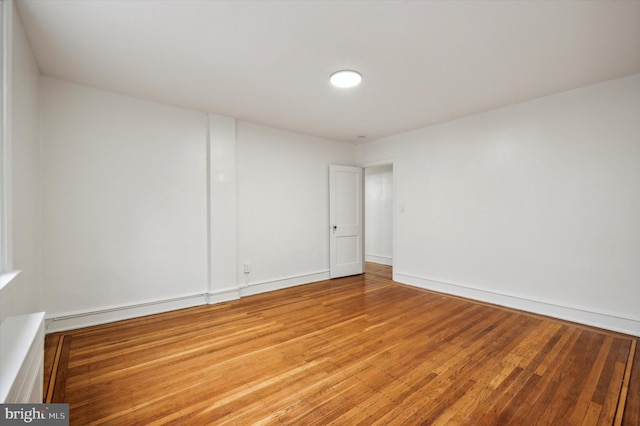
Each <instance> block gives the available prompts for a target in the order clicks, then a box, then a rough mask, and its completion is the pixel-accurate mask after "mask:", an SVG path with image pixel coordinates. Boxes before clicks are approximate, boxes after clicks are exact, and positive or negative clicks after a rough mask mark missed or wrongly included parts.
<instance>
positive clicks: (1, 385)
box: [0, 312, 44, 404]
mask: <svg viewBox="0 0 640 426" xmlns="http://www.w3.org/2000/svg"><path fill="white" fill-rule="evenodd" d="M43 368H44V312H37V313H34V314H28V315H19V316H15V317H10V318H7V319H5V320H4V321H3V322H2V324H0V403H22V404H24V403H41V402H42V386H43V384H42V382H43Z"/></svg>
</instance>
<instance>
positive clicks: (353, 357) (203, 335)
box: [45, 271, 640, 425]
mask: <svg viewBox="0 0 640 426" xmlns="http://www.w3.org/2000/svg"><path fill="white" fill-rule="evenodd" d="M378 272H380V271H378ZM381 273H384V272H381ZM379 275H380V273H377V274H371V273H368V274H365V275H361V276H354V277H348V278H342V279H337V280H330V281H324V282H319V283H314V284H308V285H304V286H299V287H293V288H290V289H286V290H280V291H276V292H272V293H266V294H261V295H257V296H251V297H247V298H243V299H241V300H237V301H233V302H228V303H222V304H217V305H211V306H201V307H196V308H190V309H184V310H180V311H174V312H169V313H165V314H160V315H153V316H148V317H144V318H138V319H134V320H128V321H121V322H117V323H112V324H106V325H101V326H95V327H89V328H84V329H79V330H74V331H69V332H63V333H55V334H50V335H48V336H47V339H46V350H45V400H46V401H48V402H68V403H69V404H70V417H71V424H72V425H90V424H115V425H134V424H136V425H155V424H180V425H207V424H237V425H249V424H294V425H315V424H317V425H325V424H335V425H357V424H362V425H371V424H393V425H395V424H434V425H445V424H447V425H458V424H471V425H507V424H513V425H529V424H531V425H534V424H540V425H545V424H549V425H550V424H553V425H580V424H584V425H610V424H625V425H637V424H638V419H639V413H640V406H639V405H640V371H639V370H640V361H639V359H640V356H635V358H634V357H633V355H634V352H635V350H636V346H635V345H636V340H635V339H634V338H631V337H629V336H624V335H618V334H615V333H610V332H606V331H602V330H597V329H591V328H588V327H584V326H580V325H575V324H571V323H567V322H563V321H557V320H553V319H550V318H546V317H540V316H535V315H531V314H526V313H521V312H516V311H512V310H508V309H503V308H498V307H494V306H489V305H485V304H480V303H474V302H471V301H467V300H463V299H460V298H453V297H448V296H445V295H441V294H437V293H432V292H428V291H424V290H420V289H416V288H412V287H409V286H404V285H401V284H397V283H394V282H392V281H390V280H388V279H385V278H381V277H380V276H379ZM632 365H633V369H631V366H632Z"/></svg>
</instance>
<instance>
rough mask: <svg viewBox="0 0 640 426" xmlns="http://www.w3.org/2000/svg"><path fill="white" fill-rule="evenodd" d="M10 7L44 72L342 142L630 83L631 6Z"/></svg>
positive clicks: (30, 2) (128, 0)
mask: <svg viewBox="0 0 640 426" xmlns="http://www.w3.org/2000/svg"><path fill="white" fill-rule="evenodd" d="M16 3H17V7H18V10H19V13H20V15H21V17H22V20H23V22H24V24H25V27H26V30H27V34H28V36H29V39H30V41H31V44H32V47H33V50H34V53H35V55H36V58H37V61H38V65H39V67H40V70H41V72H42V73H43V74H44V75H49V76H54V77H58V78H62V79H65V80H70V81H73V82H78V83H82V84H86V85H89V86H94V87H98V88H102V89H106V90H112V91H115V92H119V93H123V94H127V95H131V96H136V97H140V98H144V99H149V100H153V101H158V102H163V103H167V104H171V105H176V106H181V107H186V108H192V109H195V110H199V111H204V112H211V113H216V114H221V115H227V116H232V117H236V118H239V119H242V120H246V121H251V122H255V123H260V124H265V125H269V126H272V127H278V128H282V129H287V130H292V131H296V132H300V133H305V134H309V135H316V136H321V137H324V138H327V139H333V140H342V141H349V142H356V143H357V142H362V141H367V140H372V139H376V138H379V137H383V136H386V135H390V134H395V133H400V132H403V131H406V130H410V129H415V128H420V127H424V126H428V125H431V124H434V123H438V122H443V121H447V120H451V119H455V118H459V117H462V116H465V115H469V114H473V113H478V112H481V111H486V110H489V109H493V108H496V107H500V106H505V105H510V104H514V103H518V102H521V101H525V100H528V99H533V98H537V97H541V96H545V95H549V94H553V93H558V92H561V91H565V90H569V89H574V88H578V87H582V86H585V85H589V84H593V83H597V82H600V81H605V80H610V79H614V78H618V77H622V76H626V75H631V74H635V73H639V72H640V1H482V0H480V1H400V0H396V1H339V0H333V1H331V0H327V1H206V0H204V1H197V0H182V1H180V0H175V1H165V0H153V1H151V0H142V1H138V0H98V1H94V0H75V1H74V0H40V1H38V0H19V1H17V2H16ZM345 68H348V69H355V70H358V71H360V72H361V73H362V75H363V82H362V84H361V85H360V86H359V87H357V88H355V89H336V88H332V87H331V86H330V85H329V82H328V78H329V75H330V74H331V73H332V72H334V71H336V70H339V69H345ZM359 136H365V137H364V138H362V137H360V138H359Z"/></svg>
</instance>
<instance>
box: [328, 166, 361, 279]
mask: <svg viewBox="0 0 640 426" xmlns="http://www.w3.org/2000/svg"><path fill="white" fill-rule="evenodd" d="M362 188H363V185H362V169H361V168H360V167H349V166H333V165H331V166H329V254H330V272H329V273H330V276H331V278H338V277H345V276H347V275H356V274H362V273H363V272H364V255H363V252H362V247H363V245H362V238H363V232H362V231H363V226H362V221H363V217H364V215H363V214H362V205H363V204H362Z"/></svg>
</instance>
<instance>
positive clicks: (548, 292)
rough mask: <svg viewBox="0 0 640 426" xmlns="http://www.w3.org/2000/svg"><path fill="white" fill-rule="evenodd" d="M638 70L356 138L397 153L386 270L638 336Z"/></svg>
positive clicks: (370, 156) (367, 158) (371, 150)
mask: <svg viewBox="0 0 640 426" xmlns="http://www.w3.org/2000/svg"><path fill="white" fill-rule="evenodd" d="M639 126H640V75H635V76H631V77H628V78H623V79H619V80H614V81H610V82H605V83H601V84H597V85H593V86H590V87H586V88H582V89H579V90H574V91H570V92H566V93H561V94H558V95H554V96H549V97H545V98H541V99H537V100H534V101H530V102H526V103H522V104H519V105H514V106H511V107H507V108H502V109H498V110H494V111H491V112H487V113H483V114H478V115H474V116H470V117H467V118H463V119H460V120H456V121H452V122H448V123H444V124H441V125H436V126H432V127H429V128H424V129H420V130H416V131H413V132H408V133H404V134H401V135H396V136H393V137H389V138H385V139H383V140H380V141H376V142H371V143H367V144H363V145H360V146H359V147H358V160H359V162H360V163H361V164H362V163H367V162H373V161H376V160H381V159H386V158H395V160H396V162H395V169H394V175H395V178H396V190H397V193H396V194H397V197H398V204H397V205H398V209H399V210H400V209H401V208H403V207H404V213H399V214H398V218H397V236H396V238H397V240H396V244H397V246H396V249H397V251H396V253H394V266H395V274H394V275H395V277H396V279H397V280H400V281H402V282H406V283H411V284H415V285H420V286H423V287H427V288H432V289H436V290H440V291H445V292H450V293H455V294H461V295H464V296H468V297H473V298H478V299H483V300H488V301H492V302H494V303H501V304H505V305H510V306H515V307H519V308H522V309H529V310H532V311H537V312H543V313H547V314H551V315H555V316H559V317H564V318H569V319H573V320H576V321H580V322H584V323H590V324H596V325H599V326H603V327H607V328H612V329H617V330H621V331H625V332H630V333H634V334H636V335H640V311H639V310H638V301H639V300H640V286H638V283H639V282H640V261H639V259H640V226H639V225H638V224H639V223H640V222H638V218H639V217H640V127H639Z"/></svg>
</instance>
